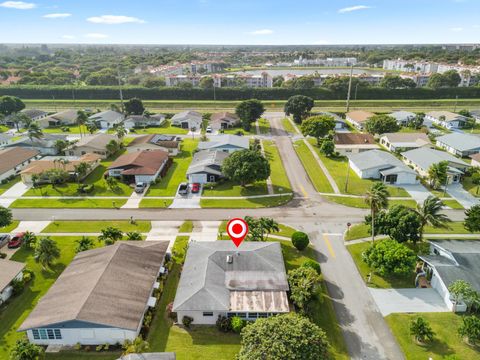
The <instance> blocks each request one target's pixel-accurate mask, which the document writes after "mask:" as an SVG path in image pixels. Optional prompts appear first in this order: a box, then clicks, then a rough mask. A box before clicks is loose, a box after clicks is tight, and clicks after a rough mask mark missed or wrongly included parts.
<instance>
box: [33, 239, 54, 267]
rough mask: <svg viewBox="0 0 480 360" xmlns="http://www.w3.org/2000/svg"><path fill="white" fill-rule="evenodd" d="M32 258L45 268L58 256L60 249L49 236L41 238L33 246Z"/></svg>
mask: <svg viewBox="0 0 480 360" xmlns="http://www.w3.org/2000/svg"><path fill="white" fill-rule="evenodd" d="M34 258H35V261H36V262H38V263H39V264H40V265H42V268H43V269H45V270H47V269H49V268H50V266H51V265H52V264H53V262H54V261H55V260H56V259H58V258H60V249H59V248H58V245H57V243H56V242H55V241H54V240H52V239H50V238H49V237H44V238H41V239H40V240H39V241H38V243H37V245H36V246H35V254H34Z"/></svg>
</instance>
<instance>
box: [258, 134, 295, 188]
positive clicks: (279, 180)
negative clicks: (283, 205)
mask: <svg viewBox="0 0 480 360" xmlns="http://www.w3.org/2000/svg"><path fill="white" fill-rule="evenodd" d="M263 149H264V150H265V156H266V158H267V159H268V161H269V162H270V169H271V174H270V179H271V180H272V186H273V191H274V193H275V194H283V193H288V192H292V188H291V185H290V181H289V180H288V176H287V173H286V171H285V167H284V166H283V162H282V159H281V157H280V153H279V152H278V149H277V146H276V144H275V142H273V141H267V140H263Z"/></svg>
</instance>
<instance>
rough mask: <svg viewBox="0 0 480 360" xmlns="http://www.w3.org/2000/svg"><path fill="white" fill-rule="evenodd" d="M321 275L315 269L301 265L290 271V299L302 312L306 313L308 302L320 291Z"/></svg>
mask: <svg viewBox="0 0 480 360" xmlns="http://www.w3.org/2000/svg"><path fill="white" fill-rule="evenodd" d="M320 281H321V276H320V275H319V274H318V273H317V271H316V270H315V269H312V268H310V267H306V266H300V267H298V268H296V269H293V270H290V271H289V272H288V285H289V287H290V299H291V300H292V301H293V303H294V304H295V306H296V307H298V308H299V309H300V311H301V312H303V313H306V312H307V310H308V304H309V303H310V301H312V300H313V299H314V298H315V297H316V296H317V295H318V293H319V291H320Z"/></svg>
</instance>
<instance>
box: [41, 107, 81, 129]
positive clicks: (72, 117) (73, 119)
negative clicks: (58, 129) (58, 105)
mask: <svg viewBox="0 0 480 360" xmlns="http://www.w3.org/2000/svg"><path fill="white" fill-rule="evenodd" d="M77 118H78V110H64V111H60V112H57V113H55V114H53V115H50V116H47V117H45V118H42V119H41V120H38V121H37V124H38V126H40V127H41V128H42V129H44V128H48V127H55V126H62V125H76V124H78V121H77Z"/></svg>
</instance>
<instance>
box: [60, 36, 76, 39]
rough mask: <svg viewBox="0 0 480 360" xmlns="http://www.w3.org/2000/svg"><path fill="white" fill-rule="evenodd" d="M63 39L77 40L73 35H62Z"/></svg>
mask: <svg viewBox="0 0 480 360" xmlns="http://www.w3.org/2000/svg"><path fill="white" fill-rule="evenodd" d="M62 39H66V40H72V39H75V36H73V35H62Z"/></svg>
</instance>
